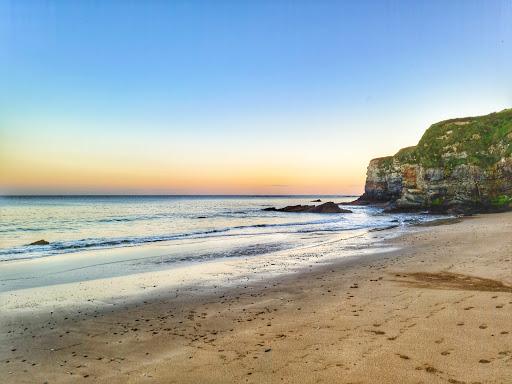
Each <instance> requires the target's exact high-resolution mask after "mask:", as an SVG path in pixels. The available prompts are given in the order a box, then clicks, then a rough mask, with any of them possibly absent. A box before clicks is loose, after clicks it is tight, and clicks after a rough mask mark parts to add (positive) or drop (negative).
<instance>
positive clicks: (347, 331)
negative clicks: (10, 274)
mask: <svg viewBox="0 0 512 384" xmlns="http://www.w3.org/2000/svg"><path fill="white" fill-rule="evenodd" d="M390 230H392V229H390ZM387 243H388V245H393V246H397V247H400V248H399V250H397V251H392V252H388V253H385V254H373V255H371V254H369V255H364V256H361V257H359V258H344V259H340V261H338V262H336V263H333V264H330V265H327V266H326V265H324V266H320V267H316V268H311V269H310V270H306V271H303V272H301V273H295V274H292V275H288V276H286V277H279V278H275V279H270V280H267V281H266V282H263V283H253V284H251V285H246V286H241V287H239V288H230V289H227V290H226V289H225V290H221V289H218V290H213V291H211V292H209V293H204V294H197V293H195V292H193V291H191V290H177V291H175V292H173V294H171V295H168V296H167V297H164V298H162V297H160V298H154V299H150V298H147V299H144V301H142V302H138V303H132V304H126V305H113V304H112V305H107V304H106V305H104V306H102V307H98V308H95V307H91V308H90V309H82V310H80V311H78V310H76V311H71V310H67V311H66V310H65V309H62V310H59V311H58V312H55V313H47V312H38V313H32V314H31V313H26V314H24V315H21V314H16V315H12V316H11V317H9V316H3V317H2V324H1V328H0V332H1V334H0V377H1V378H2V382H3V383H44V382H47V383H67V382H73V383H75V382H84V383H87V382H90V383H93V382H94V383H107V382H108V383H138V382H141V383H145V382H148V383H270V382H272V383H297V382H301V383H321V382H324V383H332V382H337V383H511V382H512V213H504V214H494V215H482V216H478V217H472V218H467V219H464V220H463V221H462V222H459V223H453V224H449V225H441V226H431V227H419V228H417V229H416V231H415V232H413V233H409V234H406V235H404V236H401V237H399V238H397V239H393V240H387ZM389 243H391V244H389ZM86 308H87V307H86Z"/></svg>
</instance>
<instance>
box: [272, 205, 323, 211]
mask: <svg viewBox="0 0 512 384" xmlns="http://www.w3.org/2000/svg"><path fill="white" fill-rule="evenodd" d="M313 208H315V206H314V205H300V204H299V205H289V206H287V207H284V208H279V209H276V210H277V211H279V212H309V210H310V209H313Z"/></svg>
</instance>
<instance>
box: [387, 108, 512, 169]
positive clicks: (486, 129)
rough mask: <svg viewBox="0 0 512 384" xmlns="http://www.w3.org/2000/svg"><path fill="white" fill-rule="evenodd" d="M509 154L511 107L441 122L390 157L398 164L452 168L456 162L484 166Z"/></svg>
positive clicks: (510, 152)
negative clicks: (397, 161) (484, 114)
mask: <svg viewBox="0 0 512 384" xmlns="http://www.w3.org/2000/svg"><path fill="white" fill-rule="evenodd" d="M511 155H512V109H506V110H504V111H501V112H497V113H491V114H490V115H486V116H478V117H467V118H461V119H452V120H446V121H441V122H439V123H436V124H434V125H432V126H431V127H430V128H429V129H427V131H426V132H425V133H424V134H423V137H422V138H421V140H420V142H419V143H418V145H417V146H416V147H408V148H403V149H401V150H400V151H398V153H397V154H396V155H395V156H394V158H395V159H397V160H399V161H400V162H401V163H420V164H421V165H423V166H425V167H442V168H448V169H453V168H454V167H455V166H457V165H459V164H472V165H478V166H481V167H488V166H491V165H493V164H495V163H496V162H498V161H499V160H500V159H501V158H502V157H508V156H511Z"/></svg>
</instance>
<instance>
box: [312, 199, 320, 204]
mask: <svg viewBox="0 0 512 384" xmlns="http://www.w3.org/2000/svg"><path fill="white" fill-rule="evenodd" d="M311 202H312V203H321V202H322V200H320V199H316V200H311Z"/></svg>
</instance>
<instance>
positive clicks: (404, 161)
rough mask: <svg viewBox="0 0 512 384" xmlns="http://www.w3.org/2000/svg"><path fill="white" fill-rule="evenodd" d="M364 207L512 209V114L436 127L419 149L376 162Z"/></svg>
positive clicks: (371, 167) (368, 179) (370, 170)
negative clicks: (377, 203)
mask: <svg viewBox="0 0 512 384" xmlns="http://www.w3.org/2000/svg"><path fill="white" fill-rule="evenodd" d="M358 201H359V202H360V203H375V202H386V203H389V208H390V209H391V210H418V209H419V210H425V209H426V210H431V211H464V212H466V211H497V210H506V209H509V208H512V109H506V110H504V111H501V112H498V113H491V114H490V115H486V116H478V117H467V118H460V119H452V120H446V121H442V122H439V123H436V124H434V125H432V126H431V127H430V128H429V129H427V131H426V132H425V134H424V135H423V137H422V138H421V140H420V141H419V143H418V145H416V146H414V147H407V148H403V149H401V150H400V151H398V153H396V154H395V155H394V156H388V157H381V158H377V159H373V160H371V161H370V165H369V166H368V171H367V177H366V185H365V193H364V194H363V195H362V196H361V198H359V199H358Z"/></svg>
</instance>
